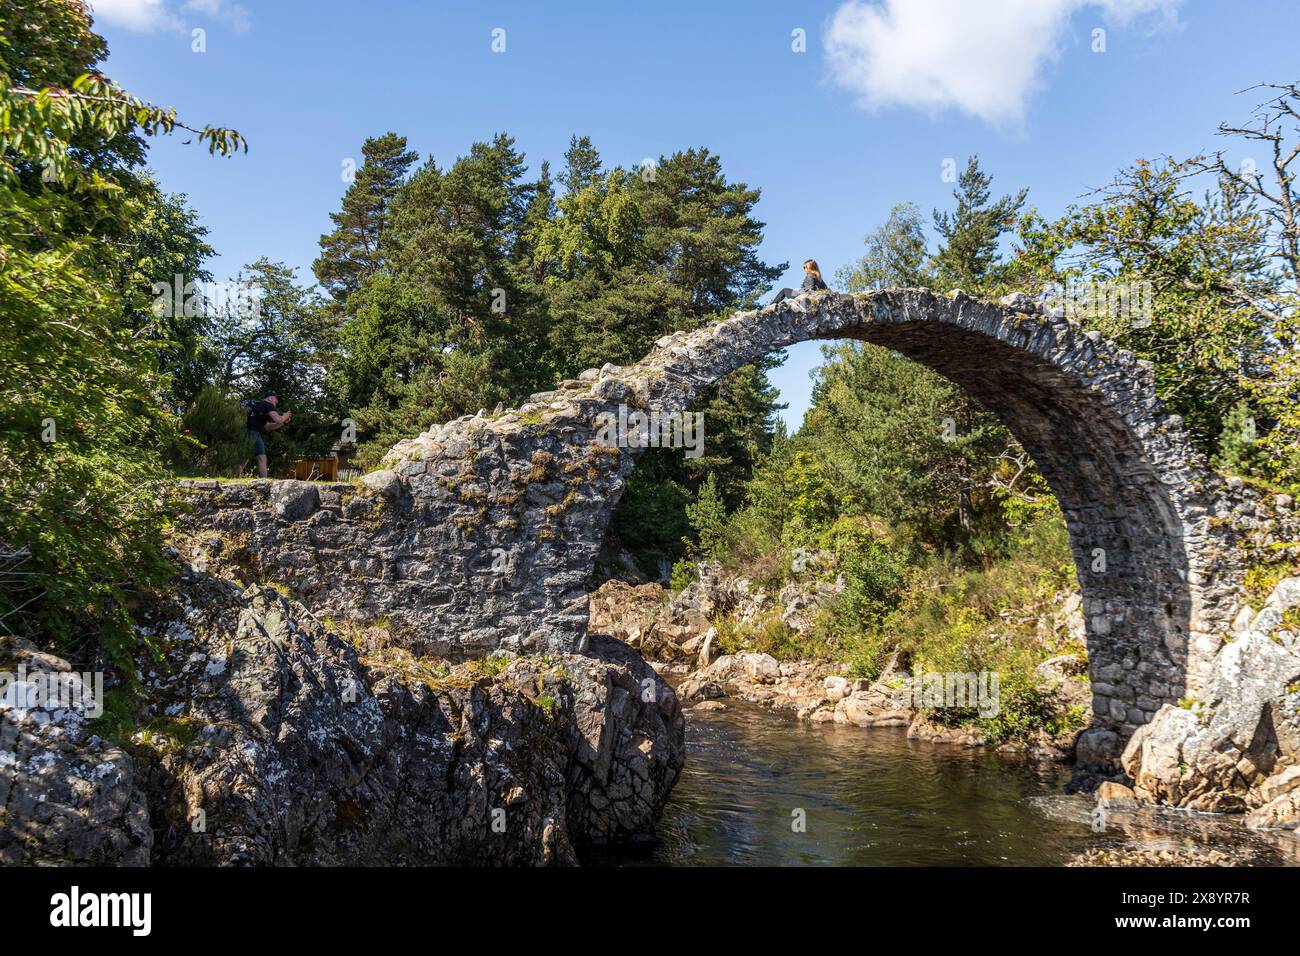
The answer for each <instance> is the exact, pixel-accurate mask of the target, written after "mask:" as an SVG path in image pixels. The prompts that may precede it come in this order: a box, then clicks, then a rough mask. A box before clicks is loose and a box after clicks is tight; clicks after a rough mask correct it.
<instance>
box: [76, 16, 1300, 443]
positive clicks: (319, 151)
mask: <svg viewBox="0 0 1300 956" xmlns="http://www.w3.org/2000/svg"><path fill="white" fill-rule="evenodd" d="M93 6H94V7H95V9H96V15H97V28H98V29H99V31H100V32H102V33H103V34H104V36H105V37H106V38H107V39H108V42H109V47H110V50H111V55H110V58H109V61H108V64H107V68H106V72H107V73H108V74H109V75H110V76H112V77H113V78H114V79H115V80H117V81H118V82H119V83H121V84H122V85H123V86H125V87H126V88H127V89H128V90H130V91H131V92H133V93H134V94H136V95H138V96H141V97H144V98H146V99H149V100H151V101H154V102H158V103H162V104H166V105H171V106H175V107H176V108H177V109H178V111H179V113H180V115H181V117H182V118H183V119H185V120H187V121H189V122H191V123H194V124H195V125H202V124H204V123H213V124H218V125H227V126H233V127H235V128H236V129H238V130H239V131H240V132H241V133H243V134H244V135H245V136H246V137H247V138H248V140H249V142H250V150H249V153H248V154H247V155H240V156H238V157H236V158H233V159H216V158H212V157H209V156H208V155H207V153H206V151H204V150H202V149H200V148H197V147H195V146H186V145H184V144H183V143H182V139H183V137H181V136H176V137H173V138H171V139H170V140H168V139H159V140H157V141H155V143H154V145H153V148H152V151H151V156H150V162H151V165H152V166H153V168H154V169H155V170H156V171H157V173H158V176H159V178H160V180H161V182H162V184H163V186H164V187H165V188H166V189H168V190H169V191H172V192H181V193H185V194H187V195H188V197H189V200H190V203H191V204H192V205H193V206H194V207H195V208H196V209H197V210H198V211H199V213H200V215H201V217H202V220H203V222H204V224H205V225H207V226H208V227H209V229H210V230H211V233H210V236H209V240H210V241H211V242H212V244H213V245H214V246H215V247H216V249H217V251H218V253H219V258H218V259H217V260H216V261H215V263H214V264H213V268H212V271H213V272H214V274H215V276H216V278H218V279H224V278H226V277H228V276H229V275H230V274H233V273H234V272H235V271H237V270H238V268H239V266H240V265H241V264H242V263H245V262H251V261H253V260H254V259H257V258H259V257H261V256H268V257H270V258H272V259H280V260H284V261H285V262H288V263H289V264H290V265H293V266H297V267H298V268H299V270H300V277H302V278H310V264H311V261H312V259H313V258H314V257H315V254H316V244H317V240H318V238H319V236H320V234H321V233H322V232H324V231H325V230H326V229H327V227H328V226H329V220H328V214H329V213H330V212H331V211H333V210H334V209H336V208H337V205H338V201H339V198H340V196H341V195H342V192H343V190H344V188H345V183H344V182H343V179H342V175H341V173H342V169H343V164H344V162H345V161H346V160H348V159H352V158H355V159H359V157H360V144H361V142H362V140H363V139H365V138H366V137H367V136H370V135H375V134H380V133H384V132H387V131H389V130H393V131H396V132H398V133H401V134H403V135H405V136H406V137H407V138H408V140H409V143H410V146H411V148H413V149H416V150H418V151H419V152H420V153H421V154H422V155H426V156H427V155H432V156H433V157H435V158H436V159H437V160H438V161H439V162H440V163H448V162H450V161H452V160H453V159H454V158H455V157H456V156H457V155H460V154H461V153H463V152H465V151H466V150H467V148H468V147H469V145H470V144H471V143H472V142H474V141H476V140H481V139H486V138H488V137H490V136H492V135H493V134H494V133H496V132H498V131H505V132H508V133H510V134H511V135H513V136H514V137H515V138H516V142H517V144H518V146H519V147H520V148H521V149H522V150H523V151H524V152H525V153H526V155H527V157H528V160H529V163H530V165H534V166H535V164H537V163H539V162H540V161H541V160H543V159H550V160H551V161H552V162H553V163H557V162H558V161H559V160H560V158H561V157H562V155H563V153H564V150H565V147H566V146H567V144H568V141H569V137H570V136H571V135H572V134H574V133H577V134H585V135H588V136H590V137H591V138H592V141H593V142H594V144H595V145H596V146H597V148H599V149H600V150H601V152H602V154H603V156H604V157H605V159H606V161H607V162H608V163H610V164H621V165H633V164H637V163H640V162H641V161H642V160H643V159H645V158H647V157H656V156H659V155H660V154H664V153H670V152H673V151H675V150H678V149H684V148H687V147H691V146H706V147H708V148H709V149H710V150H712V151H713V152H715V153H717V154H718V155H719V156H721V158H722V160H723V164H724V168H725V170H726V172H727V175H728V176H729V177H730V178H732V179H735V180H743V181H745V182H747V183H749V184H750V185H754V186H759V187H761V188H762V190H763V198H762V200H761V202H760V203H759V205H758V210H757V214H758V217H759V218H760V219H761V220H763V221H764V222H765V223H766V224H767V229H766V239H765V241H764V244H763V247H762V250H761V252H762V255H763V256H764V258H765V259H766V260H767V261H769V262H789V263H791V269H790V271H789V272H788V273H787V275H786V276H785V277H784V278H783V279H782V280H781V281H779V282H778V285H795V284H797V281H798V275H797V273H798V268H797V267H798V263H799V262H801V261H802V260H803V259H805V258H807V257H810V256H811V257H814V258H816V259H818V260H819V261H820V263H821V264H822V267H823V269H824V270H825V271H826V272H827V274H828V275H829V274H830V273H832V272H833V271H834V270H835V269H836V268H838V267H839V266H841V265H843V264H845V263H847V262H849V261H851V260H852V259H854V258H856V257H857V256H858V255H860V253H861V249H862V237H863V235H864V234H865V233H866V232H867V231H869V230H870V229H872V228H873V227H875V226H876V225H878V224H879V223H880V222H881V221H883V219H884V218H885V217H886V216H887V215H888V212H889V209H890V207H891V206H892V205H893V204H894V203H897V202H902V201H906V200H911V201H914V202H916V203H918V204H919V205H920V206H921V208H922V209H923V210H926V211H927V212H928V210H929V209H930V208H932V207H934V206H941V207H946V205H947V203H948V200H949V197H950V194H951V190H952V188H953V186H952V184H951V183H948V182H944V181H943V178H942V175H941V173H942V169H943V162H944V160H945V159H947V158H953V159H956V160H957V162H958V163H959V164H963V163H964V161H965V157H967V156H968V155H970V154H978V155H979V156H980V160H981V163H982V165H983V166H984V168H985V169H986V170H988V171H989V172H990V173H992V174H993V176H994V188H995V189H996V190H998V191H1011V190H1013V189H1015V188H1018V187H1021V186H1027V187H1029V191H1030V192H1029V201H1030V203H1031V204H1033V205H1036V206H1037V207H1039V208H1040V209H1041V210H1043V211H1044V212H1046V213H1048V214H1055V213H1058V212H1060V211H1061V210H1062V209H1063V207H1064V206H1065V205H1066V204H1068V203H1069V202H1071V201H1073V200H1075V199H1077V198H1079V197H1080V196H1081V195H1082V194H1083V193H1085V192H1086V191H1087V190H1088V189H1090V188H1092V187H1096V186H1100V185H1102V184H1103V183H1104V182H1106V181H1107V180H1108V179H1109V178H1110V176H1111V175H1112V174H1113V173H1114V171H1115V170H1116V169H1117V168H1118V167H1120V166H1122V165H1124V164H1126V163H1128V162H1131V161H1132V160H1133V159H1135V158H1138V157H1143V156H1146V157H1151V156H1155V155H1158V154H1161V153H1164V152H1172V153H1174V154H1179V155H1181V154H1187V153H1191V152H1195V151H1199V150H1206V149H1214V148H1224V147H1228V148H1229V149H1230V152H1229V155H1230V156H1232V157H1234V158H1245V157H1246V156H1247V155H1248V152H1243V149H1242V146H1241V145H1240V144H1237V143H1229V142H1226V141H1223V140H1220V139H1219V138H1218V137H1216V136H1215V135H1214V133H1215V130H1216V128H1217V126H1218V124H1219V122H1220V121H1221V120H1234V121H1235V120H1238V119H1243V118H1244V117H1245V116H1246V115H1247V113H1248V112H1249V109H1250V107H1251V106H1253V105H1254V102H1255V98H1254V96H1253V95H1252V94H1242V95H1235V94H1236V93H1237V91H1239V90H1242V89H1244V88H1246V87H1248V86H1251V85H1252V84H1255V83H1258V82H1261V81H1275V82H1281V81H1286V80H1293V79H1295V78H1296V77H1295V68H1296V63H1297V58H1296V54H1295V50H1294V35H1293V34H1294V31H1293V30H1289V29H1286V28H1285V25H1286V24H1288V23H1294V14H1295V9H1294V2H1293V0H1256V2H1252V3H1250V4H1249V5H1247V4H1237V3H1225V2H1215V0H1181V2H1180V0H981V2H980V3H971V2H962V0H872V2H862V0H850V2H847V3H845V2H836V0H829V2H812V3H808V2H804V3H789V2H769V0H748V2H737V3H704V2H699V0H696V2H692V3H687V2H680V0H661V2H658V3H656V4H653V5H650V4H636V3H622V2H609V0H606V2H603V3H590V2H566V3H538V2H536V0H529V2H475V3H450V2H418V0H391V2H383V0H375V2H368V3H362V2H357V0H348V2H344V0H315V2H308V0H273V2H272V0H265V2H259V0H242V3H235V2H232V0H94V2H93ZM195 28H201V29H203V30H204V31H205V33H206V36H205V41H206V52H201V53H199V52H194V51H193V50H192V46H193V43H194V41H193V34H192V31H193V30H194V29H195ZM497 28H500V29H502V30H504V31H505V52H502V53H494V52H493V50H492V43H493V34H492V31H493V30H494V29H497ZM796 29H802V30H803V31H805V35H806V52H803V53H797V52H794V51H793V50H792V44H793V43H794V40H793V39H792V31H794V30H796ZM1097 29H1102V30H1104V31H1105V35H1104V43H1105V49H1104V52H1094V50H1093V47H1094V45H1096V40H1095V39H1094V31H1095V30H1097ZM1263 159H1264V157H1262V156H1261V157H1258V160H1259V161H1260V163H1261V165H1262V161H1263ZM789 355H790V357H789V360H788V361H787V362H786V364H785V366H784V367H783V368H781V369H780V370H778V371H777V372H775V373H774V374H773V379H774V381H775V382H776V384H777V385H778V387H780V389H781V391H782V395H783V398H784V400H786V401H788V402H789V403H790V406H791V407H790V410H789V411H788V412H787V413H786V416H787V420H788V421H791V422H792V423H797V422H798V421H800V420H802V415H803V411H804V409H805V408H806V406H807V400H808V394H809V388H810V385H809V378H808V373H809V371H810V370H811V369H812V368H813V367H815V366H816V364H817V363H818V361H819V358H820V353H819V351H818V349H817V347H816V346H815V345H812V344H811V343H808V344H805V345H802V346H799V347H797V348H795V349H791V350H790V353H789Z"/></svg>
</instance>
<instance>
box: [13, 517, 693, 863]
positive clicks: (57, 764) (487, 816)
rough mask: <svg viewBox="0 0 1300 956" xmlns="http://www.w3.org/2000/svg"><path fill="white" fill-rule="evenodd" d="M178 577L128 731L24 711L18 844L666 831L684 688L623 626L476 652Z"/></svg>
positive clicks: (413, 845) (236, 857) (219, 846)
mask: <svg viewBox="0 0 1300 956" xmlns="http://www.w3.org/2000/svg"><path fill="white" fill-rule="evenodd" d="M288 507H289V508H291V509H292V508H294V507H296V506H295V505H293V504H292V503H290V504H289V505H288ZM176 593H177V598H176V601H175V603H174V604H173V605H170V606H167V607H164V608H160V609H157V610H156V611H155V612H154V613H152V614H151V615H150V619H149V621H148V623H147V625H146V628H145V630H144V632H143V633H142V637H144V638H145V639H146V640H147V642H148V643H149V645H150V646H151V647H153V648H155V649H156V650H157V651H158V652H159V653H160V654H161V657H160V658H158V659H156V660H154V661H153V662H152V663H151V664H149V665H147V667H145V668H143V670H142V673H141V675H140V677H141V685H142V686H141V693H140V696H139V708H138V710H137V711H136V712H134V713H133V715H132V720H133V721H135V723H136V724H138V726H135V727H134V728H128V730H127V731H123V730H122V728H121V727H120V726H119V727H117V728H116V730H117V732H118V733H119V735H121V734H124V733H129V739H126V740H123V741H122V745H117V744H110V743H108V742H107V741H106V740H105V739H104V737H103V736H98V735H96V732H95V731H96V730H97V729H99V728H97V727H96V726H95V725H93V724H92V725H88V724H87V723H86V722H85V721H84V720H81V719H80V715H74V716H72V717H69V716H67V715H56V716H54V717H52V718H51V719H48V720H47V719H43V718H41V719H38V718H36V717H34V716H32V715H30V714H26V715H23V714H18V715H15V713H14V712H13V711H6V712H5V714H4V725H3V726H4V729H5V733H6V734H11V733H12V731H11V729H10V728H11V725H12V726H13V727H15V728H16V729H17V731H18V734H19V745H18V747H17V748H16V749H15V750H11V751H8V754H7V756H8V759H5V757H6V754H0V763H2V764H3V766H0V787H2V788H3V790H4V792H5V794H6V800H5V803H4V810H3V814H4V817H3V821H2V822H3V826H0V854H3V858H4V860H5V862H9V863H33V862H69V863H90V862H94V863H126V864H145V863H153V864H188V865H192V864H203V865H207V864H218V865H233V864H275V865H283V864H311V865H317V864H326V865H335V864H374V863H386V864H454V863H464V864H477V865H484V864H562V863H573V862H576V861H577V860H578V859H579V856H580V854H581V852H582V851H583V849H584V847H587V846H590V845H597V844H604V843H609V842H618V841H623V840H635V839H641V838H645V837H647V836H648V835H650V834H652V833H653V829H654V825H655V822H656V820H657V817H658V814H659V812H660V810H661V809H662V806H663V803H664V800H665V799H666V797H667V794H668V792H669V790H670V788H671V787H672V785H673V782H674V781H675V779H676V777H677V774H678V772H679V770H680V768H681V766H682V762H683V759H684V747H683V739H684V725H683V719H682V715H681V711H680V707H679V706H678V703H677V698H676V695H675V694H674V693H673V691H672V689H671V688H670V687H668V686H667V685H666V684H665V683H664V682H663V681H661V680H660V679H659V678H658V677H657V676H656V675H655V673H654V671H653V669H652V668H650V667H649V666H648V665H646V664H645V663H644V662H643V661H642V660H641V659H640V658H639V657H637V655H636V654H635V653H633V652H631V651H630V650H628V649H627V648H626V646H625V645H622V644H620V643H618V642H615V641H612V640H609V639H597V640H593V641H592V642H591V646H590V648H589V649H588V653H587V654H560V655H554V656H551V657H548V658H541V657H530V658H520V659H517V660H507V659H490V660H478V661H471V662H468V663H463V664H459V665H456V664H452V663H450V662H446V661H442V660H436V659H430V658H424V657H419V656H416V655H414V654H412V653H411V652H410V651H409V650H407V649H405V648H403V647H400V646H397V645H394V644H392V643H391V642H390V641H388V640H387V636H386V635H385V634H384V633H383V631H382V629H371V630H369V631H363V632H355V633H353V634H352V635H351V636H352V638H353V642H351V643H350V642H349V641H347V640H344V639H343V638H342V637H340V636H339V635H338V634H336V633H334V632H332V631H331V630H329V629H327V628H326V627H324V626H323V625H322V624H320V623H319V622H317V621H316V620H315V618H314V617H313V616H312V615H310V614H309V613H308V612H306V611H305V609H303V608H302V607H301V606H300V605H297V604H295V603H293V602H291V601H289V600H287V599H286V598H284V597H283V596H282V595H280V594H279V593H277V592H276V591H275V590H273V589H271V588H267V587H262V586H259V585H252V586H249V587H247V588H241V587H240V586H238V585H236V584H233V583H232V582H230V581H227V580H223V579H221V578H217V577H213V576H212V575H211V574H209V573H207V572H206V571H198V570H194V569H192V568H191V569H187V570H186V571H185V572H184V573H183V574H182V575H181V577H180V578H179V579H178V587H177V592H176ZM29 656H30V654H29ZM50 666H55V667H58V666H60V663H59V662H57V661H53V660H51V663H50ZM115 693H118V694H123V693H125V691H124V689H123V688H118V690H117V691H116V692H115ZM105 732H107V731H105Z"/></svg>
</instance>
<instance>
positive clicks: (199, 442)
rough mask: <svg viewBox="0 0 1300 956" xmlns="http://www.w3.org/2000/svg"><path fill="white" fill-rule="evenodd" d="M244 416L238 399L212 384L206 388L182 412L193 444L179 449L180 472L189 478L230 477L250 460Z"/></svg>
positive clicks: (186, 431)
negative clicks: (228, 395)
mask: <svg viewBox="0 0 1300 956" xmlns="http://www.w3.org/2000/svg"><path fill="white" fill-rule="evenodd" d="M247 418H248V416H247V413H246V412H245V411H244V409H243V407H242V406H241V405H240V404H239V402H238V400H236V399H233V398H227V397H226V396H225V395H224V394H222V392H221V390H220V389H218V388H217V387H216V386H215V385H205V386H203V388H201V389H200V390H199V393H198V395H196V396H195V397H194V401H193V402H192V403H191V404H190V407H189V408H188V409H187V410H186V412H185V418H184V423H185V435H186V436H187V437H189V438H190V439H192V440H193V442H194V443H195V444H189V443H186V444H185V445H184V446H182V451H181V455H180V461H179V463H178V464H179V470H181V471H182V472H183V473H186V474H192V475H205V476H206V475H230V474H234V473H236V472H237V471H239V470H241V469H242V468H243V466H244V465H246V464H247V463H248V461H249V459H250V458H251V457H252V449H251V447H250V443H249V440H248V432H247Z"/></svg>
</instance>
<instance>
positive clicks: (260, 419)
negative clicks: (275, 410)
mask: <svg viewBox="0 0 1300 956" xmlns="http://www.w3.org/2000/svg"><path fill="white" fill-rule="evenodd" d="M239 407H240V408H242V409H243V410H244V411H245V412H247V413H248V421H247V427H248V429H249V431H255V432H260V431H261V430H262V428H263V426H265V425H266V420H267V417H268V416H267V414H266V408H267V405H266V402H264V401H262V400H261V399H260V398H246V399H244V400H243V401H241V402H240V403H239Z"/></svg>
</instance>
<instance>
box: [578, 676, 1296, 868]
mask: <svg viewBox="0 0 1300 956" xmlns="http://www.w3.org/2000/svg"><path fill="white" fill-rule="evenodd" d="M1068 780H1069V772H1068V770H1066V769H1063V768H1061V767H1059V766H1057V765H1054V764H1048V763H1040V762H1036V761H1032V760H1027V759H1024V758H1021V757H1016V756H1009V755H1001V754H996V753H989V752H986V751H981V750H975V749H970V748H960V747H953V746H943V745H936V744H927V743H921V742H916V741H909V740H908V739H907V736H906V732H905V731H904V730H902V729H901V728H900V729H895V728H880V729H866V730H864V729H861V728H856V727H842V726H836V725H834V724H810V723H807V722H803V721H798V720H796V719H794V718H793V717H790V716H787V715H782V714H777V713H774V712H772V711H769V710H765V709H763V708H760V707H757V706H755V705H752V704H745V703H741V702H734V701H728V702H727V704H726V707H725V709H724V710H721V711H709V712H704V711H699V710H692V711H688V716H687V758H686V766H685V769H684V770H683V771H682V775H681V777H680V779H679V780H678V782H677V785H676V787H675V788H674V790H673V793H672V796H671V797H670V799H669V803H668V806H667V807H666V808H665V811H664V815H663V819H662V821H661V823H660V826H659V831H658V839H657V842H656V845H655V846H654V847H653V848H652V849H647V850H641V851H637V852H634V851H623V852H621V853H619V854H617V855H615V856H613V857H612V858H605V859H602V860H597V861H591V862H603V863H615V864H620V865H659V866H734V865H835V866H927V865H947V866H960V865H1002V866H1007V865H1010V866H1053V865H1059V864H1062V863H1064V862H1066V860H1068V859H1069V858H1070V857H1071V856H1073V855H1074V854H1076V853H1078V852H1080V851H1082V850H1085V849H1087V848H1090V847H1095V846H1115V845H1118V844H1119V843H1120V842H1121V841H1122V838H1123V836H1124V831H1123V830H1119V829H1116V828H1115V827H1114V826H1113V825H1112V826H1110V827H1108V829H1107V831H1106V832H1103V833H1095V832H1093V829H1092V826H1091V819H1090V814H1091V811H1092V806H1093V804H1092V800H1091V798H1088V797H1084V796H1071V795H1067V794H1065V793H1064V791H1063V787H1064V785H1065V784H1066V782H1067V781H1068ZM1171 819H1172V821H1173V822H1172V823H1171V824H1167V825H1166V826H1165V827H1164V828H1162V830H1161V831H1159V832H1151V831H1148V830H1146V829H1145V828H1144V829H1142V830H1141V831H1137V832H1141V833H1142V834H1143V835H1144V837H1145V838H1146V839H1148V840H1163V841H1165V842H1166V843H1168V844H1170V845H1175V844H1182V845H1186V844H1187V843H1188V841H1191V842H1193V843H1198V844H1200V845H1201V846H1215V847H1219V848H1221V849H1226V850H1228V851H1230V852H1231V853H1232V854H1233V855H1234V856H1235V857H1237V858H1242V857H1243V855H1245V854H1247V853H1248V854H1249V856H1250V862H1254V863H1274V864H1276V863H1278V862H1283V861H1282V860H1281V859H1280V857H1279V856H1278V851H1277V849H1276V846H1275V841H1270V840H1264V839H1261V838H1259V837H1258V836H1256V835H1255V834H1253V833H1250V832H1249V831H1245V830H1244V828H1242V827H1241V826H1240V824H1239V820H1233V819H1231V818H1229V819H1228V820H1227V821H1226V822H1225V818H1222V817H1213V818H1211V817H1208V816H1206V815H1201V814H1187V813H1180V814H1176V815H1174V816H1172V817H1171ZM800 824H802V826H800ZM1112 824H1113V821H1112ZM1125 829H1126V830H1127V831H1128V832H1129V834H1130V835H1131V834H1133V833H1134V832H1135V831H1134V828H1133V827H1132V826H1126V827H1125Z"/></svg>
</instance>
